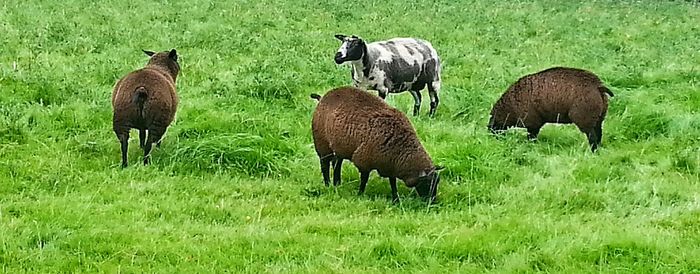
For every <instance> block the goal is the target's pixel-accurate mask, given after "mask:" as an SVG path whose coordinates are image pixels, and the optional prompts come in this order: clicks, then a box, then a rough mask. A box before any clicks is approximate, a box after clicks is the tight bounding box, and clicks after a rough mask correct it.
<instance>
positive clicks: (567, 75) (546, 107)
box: [488, 67, 613, 152]
mask: <svg viewBox="0 0 700 274" xmlns="http://www.w3.org/2000/svg"><path fill="white" fill-rule="evenodd" d="M606 94H607V95H606ZM608 95H609V96H611V97H612V96H613V93H612V92H611V91H610V90H609V89H608V88H607V87H605V86H604V85H603V82H602V81H601V80H600V79H599V78H598V76H596V75H595V74H593V73H591V72H588V71H585V70H581V69H575V68H563V67H555V68H550V69H547V70H543V71H540V72H538V73H534V74H530V75H526V76H524V77H522V78H520V79H519V80H518V81H517V82H515V84H513V85H511V86H510V87H509V88H508V90H507V91H506V92H505V93H504V94H503V96H501V98H500V99H499V100H498V102H496V104H495V105H494V106H493V109H491V119H490V120H489V125H488V128H489V129H490V130H491V131H492V132H497V131H502V130H506V129H508V128H510V127H524V128H527V132H528V138H530V139H536V138H537V134H538V133H539V132H540V128H542V126H543V125H544V124H545V123H560V124H569V123H574V124H575V125H576V126H578V128H579V130H581V132H583V133H584V134H586V136H587V137H588V143H589V144H590V146H591V151H593V152H595V150H596V149H597V148H598V146H599V145H600V143H601V140H602V139H603V120H604V119H605V115H606V113H607V111H608V97H607V96H608Z"/></svg>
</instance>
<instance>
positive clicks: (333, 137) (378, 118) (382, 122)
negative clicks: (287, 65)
mask: <svg viewBox="0 0 700 274" xmlns="http://www.w3.org/2000/svg"><path fill="white" fill-rule="evenodd" d="M311 98H314V99H316V100H319V103H318V106H317V107H316V110H315V111H314V114H313V120H312V131H313V138H314V145H315V148H316V153H317V154H318V156H319V158H320V162H321V173H322V174H323V182H324V183H325V184H326V186H327V185H328V182H329V179H330V178H329V169H330V165H331V161H332V162H333V165H334V170H333V184H334V185H338V184H340V171H341V165H342V163H343V160H344V159H349V160H350V161H351V162H352V163H353V164H355V166H356V167H357V169H358V170H359V171H360V191H359V194H362V193H364V191H365V186H366V185H367V180H368V179H369V173H370V172H371V171H372V170H375V169H376V170H377V172H378V173H379V175H380V176H382V177H388V178H389V183H390V185H391V194H392V198H393V201H394V202H398V201H399V196H398V192H397V189H396V178H399V179H401V180H402V181H404V183H405V184H406V186H408V187H415V188H416V191H417V192H418V195H420V196H421V197H424V198H428V197H429V198H430V199H429V201H430V202H433V201H434V200H435V197H436V194H437V186H438V183H439V182H440V175H439V174H438V172H437V171H438V170H440V169H442V168H441V167H436V166H434V165H433V161H432V160H431V159H430V156H429V155H428V153H427V152H426V151H425V149H424V148H423V145H421V143H420V140H419V139H418V136H417V135H416V131H415V130H414V129H413V126H412V125H411V123H410V122H409V121H408V118H406V115H405V114H403V113H402V112H400V111H398V110H397V109H395V108H393V107H390V106H389V105H387V104H386V103H385V102H384V101H383V100H382V99H381V98H379V97H377V96H373V95H371V94H369V93H367V92H364V91H363V90H361V89H358V88H354V87H340V88H336V89H333V90H331V91H329V92H328V93H326V95H324V96H323V98H321V96H319V95H317V94H312V95H311Z"/></svg>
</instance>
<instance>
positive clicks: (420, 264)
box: [0, 0, 700, 273]
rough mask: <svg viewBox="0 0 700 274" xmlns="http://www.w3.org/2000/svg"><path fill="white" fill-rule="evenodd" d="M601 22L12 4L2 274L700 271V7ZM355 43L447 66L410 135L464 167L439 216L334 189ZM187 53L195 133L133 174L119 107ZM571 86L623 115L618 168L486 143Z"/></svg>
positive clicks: (3, 140)
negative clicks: (524, 100)
mask: <svg viewBox="0 0 700 274" xmlns="http://www.w3.org/2000/svg"><path fill="white" fill-rule="evenodd" d="M581 2H582V3H579V2H578V1H554V0H536V1H487V0H470V1H466V0H454V1H447V0H438V1H400V0H384V1H375V0H369V1H340V0H328V1H321V2H318V1H310V0H289V1H275V0H236V1H194V0H182V1H144V0H135V1H113V0H106V1H84V0H65V1H42V0H25V1H19V0H6V1H3V3H2V4H0V37H2V38H1V39H0V269H2V272H5V273H24V272H35V273H58V272H79V273H82V272H108V273H117V272H125V273H137V272H156V273H181V272H182V273H202V272H224V271H229V272H236V273H239V272H248V273H260V272H270V273H331V272H332V273H354V272H360V273H385V272H406V273H414V272H427V273H441V272H442V273H452V272H458V273H484V272H489V273H513V272H516V273H523V272H555V273H593V272H596V273H597V272H611V273H654V272H656V273H699V272H700V183H699V182H700V46H699V44H698V38H699V37H700V36H698V34H699V33H700V5H698V3H697V2H693V1H652V0H641V1H613V0H598V1H581ZM336 33H344V34H356V35H359V36H361V37H363V38H364V39H366V40H367V41H377V40H383V39H387V38H391V37H398V36H411V37H420V38H424V39H426V40H429V41H431V42H432V44H433V45H434V47H435V48H436V49H437V51H438V53H439V54H440V55H441V58H442V60H443V73H442V78H443V82H442V87H443V88H442V90H441V100H442V101H441V105H440V107H439V108H438V110H437V114H436V116H435V117H434V118H432V119H431V118H429V117H428V116H427V111H428V109H429V106H428V104H427V100H425V101H424V104H423V108H422V110H421V115H420V116H418V117H413V116H410V115H409V117H410V120H411V122H412V123H413V125H414V127H415V128H416V131H417V133H418V136H419V137H420V139H421V140H422V142H423V144H424V146H425V147H426V149H427V151H428V152H429V153H430V154H431V156H432V158H433V160H434V161H435V162H436V164H439V165H443V166H445V167H446V168H445V170H443V171H442V173H441V176H442V180H441V185H440V189H439V200H440V202H439V203H438V204H435V205H430V206H428V205H426V203H425V202H423V201H421V200H420V199H418V198H417V195H416V193H415V192H414V191H412V190H411V189H409V188H406V187H405V186H404V185H403V183H399V195H400V196H401V198H402V202H401V203H400V204H398V205H394V204H392V203H391V191H390V187H389V183H388V180H386V179H382V178H379V177H378V176H377V174H376V173H372V175H371V177H370V181H369V183H368V185H367V191H366V193H365V194H364V195H361V196H358V195H357V188H358V184H359V175H358V173H357V170H356V169H355V168H354V166H352V165H351V164H349V163H348V164H346V165H345V166H344V168H343V184H342V185H341V186H339V187H337V188H326V187H324V186H323V183H322V178H321V173H320V170H319V165H318V158H317V156H316V155H315V152H314V149H313V143H312V139H311V130H310V123H311V114H312V112H313V110H314V107H315V104H316V102H315V101H314V100H311V99H310V98H309V94H310V93H320V94H323V93H325V92H326V91H327V90H329V89H331V88H333V87H337V86H342V85H348V84H350V83H351V81H350V70H349V67H347V66H337V65H336V64H335V63H334V62H333V55H334V54H335V51H336V50H337V48H338V46H339V44H340V43H339V42H338V41H337V40H336V39H335V38H334V37H333V35H334V34H336ZM171 48H175V49H177V51H178V53H179V55H180V65H181V67H182V70H181V74H180V76H179V77H178V79H177V86H178V92H179V96H180V102H181V104H180V106H179V109H178V113H177V119H176V121H175V122H174V123H173V124H172V125H171V127H170V128H169V130H168V132H167V133H166V135H165V138H164V140H163V143H162V146H161V147H160V148H157V149H155V150H154V151H153V153H152V164H151V165H149V166H143V165H141V164H140V160H141V153H142V152H141V150H139V149H138V141H137V140H138V138H136V137H137V135H138V134H137V133H136V131H132V135H131V136H132V138H131V143H130V151H129V157H130V166H129V167H128V168H126V169H121V168H120V152H119V143H118V141H117V139H116V137H115V135H114V133H113V131H112V125H111V123H112V121H111V119H112V109H111V103H110V99H111V92H112V87H113V85H114V83H115V81H116V80H117V79H118V78H120V77H121V76H123V75H124V74H126V73H128V72H129V71H132V70H134V69H137V68H141V67H142V66H143V65H144V64H145V63H146V62H147V57H146V56H145V55H144V54H143V53H142V52H141V49H146V50H154V51H164V50H169V49H171ZM552 66H570V67H578V68H584V69H588V70H591V71H593V72H594V73H596V74H597V75H599V76H600V77H601V79H602V80H603V81H604V82H605V83H606V84H607V86H608V87H610V89H611V90H612V91H613V92H614V93H615V97H613V98H612V99H611V101H610V108H609V111H608V117H607V119H606V121H605V123H604V127H603V134H604V137H603V145H602V147H601V148H600V149H599V150H598V151H597V152H596V153H595V154H592V153H591V152H590V150H589V149H588V146H587V142H586V139H585V137H584V135H583V134H581V133H580V132H579V131H578V130H577V129H576V127H575V126H573V125H564V126H554V125H549V126H545V127H544V128H543V130H542V132H541V133H540V136H539V140H537V141H536V142H531V141H528V140H527V138H526V136H525V135H526V134H525V131H524V130H511V131H509V132H508V133H507V134H506V135H505V136H503V137H502V138H495V137H494V136H492V135H491V134H489V132H488V131H487V129H486V124H487V122H488V118H489V116H488V113H489V111H490V108H491V106H492V104H493V103H494V102H495V101H496V100H497V99H498V97H499V96H500V95H501V94H502V93H503V92H504V91H505V89H506V88H507V87H508V85H510V84H511V83H513V82H514V81H516V80H517V79H518V78H519V77H521V76H523V75H525V74H529V73H534V72H537V71H539V70H542V69H545V68H548V67H552ZM424 98H427V94H426V93H424ZM387 102H388V103H389V104H390V105H392V106H395V107H397V108H398V109H399V110H401V111H403V112H404V113H408V114H410V112H411V110H412V104H413V99H412V98H411V96H410V95H409V94H408V93H402V94H391V95H389V97H388V98H387ZM346 163H347V162H346Z"/></svg>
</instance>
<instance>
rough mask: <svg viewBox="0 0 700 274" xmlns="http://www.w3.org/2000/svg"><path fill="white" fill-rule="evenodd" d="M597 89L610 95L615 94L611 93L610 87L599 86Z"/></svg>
mask: <svg viewBox="0 0 700 274" xmlns="http://www.w3.org/2000/svg"><path fill="white" fill-rule="evenodd" d="M598 90H600V92H604V93H607V94H608V95H610V97H613V96H615V94H613V93H612V91H610V89H609V88H607V87H605V86H599V87H598Z"/></svg>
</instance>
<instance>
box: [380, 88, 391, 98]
mask: <svg viewBox="0 0 700 274" xmlns="http://www.w3.org/2000/svg"><path fill="white" fill-rule="evenodd" d="M387 93H389V89H387V88H384V87H377V95H379V98H382V100H386V95H387Z"/></svg>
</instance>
